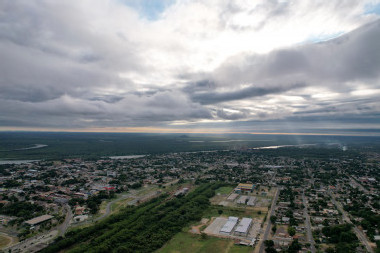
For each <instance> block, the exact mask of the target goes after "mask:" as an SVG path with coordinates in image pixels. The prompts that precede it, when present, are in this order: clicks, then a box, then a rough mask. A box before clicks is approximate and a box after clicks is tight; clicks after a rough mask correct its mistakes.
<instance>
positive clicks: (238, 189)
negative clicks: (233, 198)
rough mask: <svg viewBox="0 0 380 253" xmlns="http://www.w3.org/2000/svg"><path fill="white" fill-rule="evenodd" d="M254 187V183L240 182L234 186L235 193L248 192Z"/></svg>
mask: <svg viewBox="0 0 380 253" xmlns="http://www.w3.org/2000/svg"><path fill="white" fill-rule="evenodd" d="M254 188H255V185H254V184H242V183H240V184H239V185H238V186H237V187H236V188H235V193H239V194H240V193H250V192H252V191H253V189H254Z"/></svg>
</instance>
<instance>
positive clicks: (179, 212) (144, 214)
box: [41, 183, 224, 253]
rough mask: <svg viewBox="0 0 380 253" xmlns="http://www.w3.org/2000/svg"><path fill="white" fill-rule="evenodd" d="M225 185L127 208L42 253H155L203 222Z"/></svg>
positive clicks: (66, 237) (69, 235)
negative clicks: (189, 226)
mask: <svg viewBox="0 0 380 253" xmlns="http://www.w3.org/2000/svg"><path fill="white" fill-rule="evenodd" d="M223 185H224V184H223V183H209V184H203V185H200V186H199V187H198V188H196V189H195V190H194V191H192V192H190V193H189V194H188V195H186V196H183V197H180V198H174V199H171V200H166V199H167V197H168V196H167V195H164V196H160V197H158V198H155V199H153V200H151V201H149V202H147V203H144V204H142V205H140V206H137V207H127V208H125V209H124V210H123V211H121V212H120V213H119V214H116V215H113V216H111V217H109V218H107V219H105V220H103V221H101V222H99V223H97V224H95V225H93V226H91V227H87V228H83V229H78V230H75V231H72V232H69V233H67V234H66V235H65V238H60V239H58V240H57V241H56V242H54V243H53V244H52V245H50V246H49V247H47V248H45V249H43V250H42V251H41V252H43V253H50V252H51V253H53V252H54V253H55V252H60V251H61V250H68V252H153V251H155V250H157V249H159V248H161V247H162V246H163V245H164V244H165V243H166V242H167V241H168V240H170V239H171V238H172V237H173V236H174V235H175V234H176V233H178V232H180V231H181V229H182V228H183V227H184V226H186V225H187V224H189V223H190V222H194V221H198V220H200V219H201V218H202V214H203V212H204V211H205V210H206V209H207V208H208V207H209V205H210V202H209V198H211V197H212V196H214V194H215V190H216V189H217V188H219V187H221V186H223Z"/></svg>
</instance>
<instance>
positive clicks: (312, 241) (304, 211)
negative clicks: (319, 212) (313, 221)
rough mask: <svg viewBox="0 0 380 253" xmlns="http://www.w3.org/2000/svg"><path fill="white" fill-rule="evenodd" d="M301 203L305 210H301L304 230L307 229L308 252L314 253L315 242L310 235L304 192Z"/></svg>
mask: <svg viewBox="0 0 380 253" xmlns="http://www.w3.org/2000/svg"><path fill="white" fill-rule="evenodd" d="M302 202H303V205H304V206H305V208H304V209H303V216H304V217H305V220H306V222H305V223H306V229H307V240H308V242H309V243H310V250H311V252H312V253H315V246H314V245H315V242H314V238H313V234H312V233H311V225H310V216H309V213H308V212H307V202H306V198H305V192H303V193H302Z"/></svg>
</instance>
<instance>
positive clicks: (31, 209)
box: [0, 202, 44, 220]
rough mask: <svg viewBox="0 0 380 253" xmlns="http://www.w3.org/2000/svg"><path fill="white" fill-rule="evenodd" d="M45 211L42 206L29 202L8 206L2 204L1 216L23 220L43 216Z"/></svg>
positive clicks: (0, 205) (0, 206)
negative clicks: (38, 215)
mask: <svg viewBox="0 0 380 253" xmlns="http://www.w3.org/2000/svg"><path fill="white" fill-rule="evenodd" d="M43 210H44V208H43V207H42V206H40V205H36V204H32V203H29V202H14V203H11V204H9V205H6V206H3V205H2V204H0V214H5V215H10V216H16V217H20V218H23V220H26V219H30V218H32V217H34V216H36V215H37V214H42V212H43Z"/></svg>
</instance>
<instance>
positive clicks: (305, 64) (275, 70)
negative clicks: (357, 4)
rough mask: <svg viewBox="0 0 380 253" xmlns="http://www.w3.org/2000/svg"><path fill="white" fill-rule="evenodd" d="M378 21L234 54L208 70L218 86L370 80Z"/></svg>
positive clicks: (376, 67)
mask: <svg viewBox="0 0 380 253" xmlns="http://www.w3.org/2000/svg"><path fill="white" fill-rule="evenodd" d="M379 45H380V21H376V22H373V23H371V24H368V25H365V26H363V27H361V28H359V29H357V30H355V31H353V32H351V33H349V34H346V35H344V36H342V37H340V38H337V39H334V40H331V41H328V42H325V43H318V44H311V45H305V46H298V47H293V48H288V49H281V50H276V51H273V52H271V53H269V54H266V55H238V56H234V57H232V58H230V59H229V60H227V61H226V62H225V63H224V64H223V65H222V66H221V67H220V68H219V69H217V70H216V71H215V72H213V73H212V79H211V80H212V81H214V82H215V83H218V84H219V85H222V86H230V85H238V84H242V83H257V84H260V83H261V84H265V86H267V85H273V86H276V85H277V84H278V82H279V81H280V80H281V82H282V83H284V84H285V85H286V83H307V84H309V85H315V86H327V87H330V88H336V89H342V88H344V87H346V85H344V83H345V82H350V81H351V82H354V81H358V80H359V81H360V80H362V81H365V82H367V81H368V80H374V79H377V78H379V75H380V50H379Z"/></svg>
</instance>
